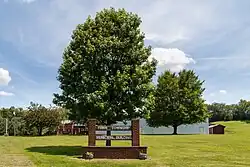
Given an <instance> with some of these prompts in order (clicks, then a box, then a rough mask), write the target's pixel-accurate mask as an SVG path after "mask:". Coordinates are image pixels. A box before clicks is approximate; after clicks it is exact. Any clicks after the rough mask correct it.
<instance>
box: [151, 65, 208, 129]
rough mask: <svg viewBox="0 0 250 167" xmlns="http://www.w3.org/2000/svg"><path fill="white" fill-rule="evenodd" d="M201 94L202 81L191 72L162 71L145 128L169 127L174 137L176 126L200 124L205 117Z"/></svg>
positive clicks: (205, 108) (204, 106)
mask: <svg viewBox="0 0 250 167" xmlns="http://www.w3.org/2000/svg"><path fill="white" fill-rule="evenodd" d="M204 90H205V89H204V88H203V81H201V80H200V79H199V78H198V76H197V75H195V73H194V72H193V71H192V70H182V71H180V72H179V73H172V72H170V71H165V72H164V73H163V74H161V75H160V76H159V77H158V84H157V87H156V91H155V100H154V101H155V103H154V108H153V110H152V112H151V113H150V118H149V119H148V120H147V122H148V124H149V125H150V126H152V127H159V126H166V127H168V126H172V127H173V129H174V132H173V134H177V128H178V126H179V125H182V124H193V123H198V122H202V121H204V120H205V119H206V118H207V116H208V111H207V107H206V105H205V103H204V99H203V98H202V95H203V92H204Z"/></svg>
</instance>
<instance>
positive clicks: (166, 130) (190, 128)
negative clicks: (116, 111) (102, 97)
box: [116, 119, 209, 134]
mask: <svg viewBox="0 0 250 167" xmlns="http://www.w3.org/2000/svg"><path fill="white" fill-rule="evenodd" d="M117 124H119V125H121V124H123V123H122V122H119V123H117ZM129 124H130V122H128V125H129ZM140 127H141V134H172V133H173V128H172V127H159V128H153V127H150V126H148V125H147V122H146V120H145V119H141V120H140ZM116 133H117V132H116ZM121 133H123V134H124V132H121ZM177 133H178V134H209V120H208V119H207V120H206V121H205V122H203V123H197V124H190V125H180V126H179V127H178V129H177Z"/></svg>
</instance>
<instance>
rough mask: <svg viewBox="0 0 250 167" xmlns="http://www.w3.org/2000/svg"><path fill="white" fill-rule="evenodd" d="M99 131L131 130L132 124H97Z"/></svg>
mask: <svg viewBox="0 0 250 167" xmlns="http://www.w3.org/2000/svg"><path fill="white" fill-rule="evenodd" d="M96 130H97V131H107V130H110V131H131V126H117V125H116V126H97V127H96Z"/></svg>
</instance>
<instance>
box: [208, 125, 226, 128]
mask: <svg viewBox="0 0 250 167" xmlns="http://www.w3.org/2000/svg"><path fill="white" fill-rule="evenodd" d="M216 126H223V127H226V126H224V125H221V124H216V125H209V128H213V127H216Z"/></svg>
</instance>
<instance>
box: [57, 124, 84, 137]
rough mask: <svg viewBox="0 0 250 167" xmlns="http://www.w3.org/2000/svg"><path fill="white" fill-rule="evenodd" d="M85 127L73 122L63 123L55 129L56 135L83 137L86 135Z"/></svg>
mask: <svg viewBox="0 0 250 167" xmlns="http://www.w3.org/2000/svg"><path fill="white" fill-rule="evenodd" d="M87 132H88V131H87V127H86V126H85V125H83V124H76V123H75V122H71V121H65V122H62V124H61V125H60V126H58V128H57V134H58V135H62V134H70V135H80V134H81V135H85V134H87Z"/></svg>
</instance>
